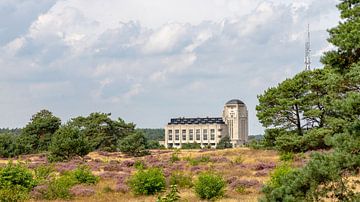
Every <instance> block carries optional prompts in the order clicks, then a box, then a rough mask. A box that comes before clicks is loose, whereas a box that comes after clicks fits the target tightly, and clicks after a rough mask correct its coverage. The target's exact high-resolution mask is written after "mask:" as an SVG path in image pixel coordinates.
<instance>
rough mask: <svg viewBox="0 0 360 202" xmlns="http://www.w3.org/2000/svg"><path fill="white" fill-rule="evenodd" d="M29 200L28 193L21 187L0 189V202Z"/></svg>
mask: <svg viewBox="0 0 360 202" xmlns="http://www.w3.org/2000/svg"><path fill="white" fill-rule="evenodd" d="M28 198H29V193H28V191H27V190H25V189H23V188H22V187H19V186H15V187H11V188H10V187H6V188H1V189H0V202H19V201H25V200H27V199H28Z"/></svg>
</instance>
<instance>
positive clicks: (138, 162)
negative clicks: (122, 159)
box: [134, 160, 146, 170]
mask: <svg viewBox="0 0 360 202" xmlns="http://www.w3.org/2000/svg"><path fill="white" fill-rule="evenodd" d="M134 167H135V168H136V169H138V170H142V169H145V168H146V165H145V163H144V161H142V160H136V161H135V163H134Z"/></svg>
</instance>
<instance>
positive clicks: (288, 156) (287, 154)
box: [280, 152, 295, 161]
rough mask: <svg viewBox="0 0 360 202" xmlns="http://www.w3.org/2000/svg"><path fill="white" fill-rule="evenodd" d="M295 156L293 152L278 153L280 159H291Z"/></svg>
mask: <svg viewBox="0 0 360 202" xmlns="http://www.w3.org/2000/svg"><path fill="white" fill-rule="evenodd" d="M294 158H295V154H294V153H293V152H282V153H281V154H280V160H281V161H292V160H294Z"/></svg>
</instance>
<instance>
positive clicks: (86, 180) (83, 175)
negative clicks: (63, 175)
mask: <svg viewBox="0 0 360 202" xmlns="http://www.w3.org/2000/svg"><path fill="white" fill-rule="evenodd" d="M70 174H71V175H73V176H74V178H75V179H76V181H77V182H78V184H96V183H97V182H98V181H99V177H96V176H95V175H94V174H92V172H91V170H90V169H89V167H87V166H79V167H77V168H76V169H75V170H73V171H72V172H71V173H70Z"/></svg>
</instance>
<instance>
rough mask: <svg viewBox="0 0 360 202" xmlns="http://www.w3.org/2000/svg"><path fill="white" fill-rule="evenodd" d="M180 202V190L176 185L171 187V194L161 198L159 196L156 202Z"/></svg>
mask: <svg viewBox="0 0 360 202" xmlns="http://www.w3.org/2000/svg"><path fill="white" fill-rule="evenodd" d="M176 201H180V195H179V190H178V189H177V186H176V185H171V186H170V192H169V193H168V194H166V196H164V197H161V196H159V197H158V199H157V200H156V202H176Z"/></svg>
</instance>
